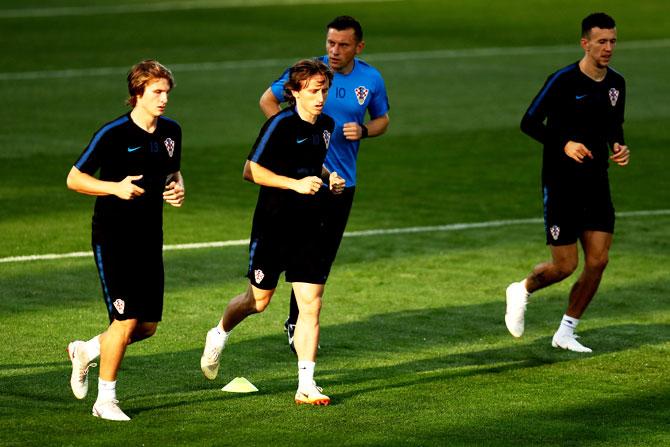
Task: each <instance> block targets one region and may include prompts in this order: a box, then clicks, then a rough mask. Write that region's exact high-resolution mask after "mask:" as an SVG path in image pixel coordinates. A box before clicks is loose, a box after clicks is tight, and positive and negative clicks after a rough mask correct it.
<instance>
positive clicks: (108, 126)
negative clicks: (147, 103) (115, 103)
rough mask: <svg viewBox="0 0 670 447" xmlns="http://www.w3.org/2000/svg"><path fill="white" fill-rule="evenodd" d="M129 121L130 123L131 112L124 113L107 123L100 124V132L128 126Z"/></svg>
mask: <svg viewBox="0 0 670 447" xmlns="http://www.w3.org/2000/svg"><path fill="white" fill-rule="evenodd" d="M129 123H130V114H129V113H124V114H123V115H121V116H119V117H116V118H114V119H113V120H111V121H107V122H106V123H105V124H103V125H102V126H100V128H99V129H98V132H108V131H110V130H114V129H118V128H122V127H123V126H127V125H128V124H129Z"/></svg>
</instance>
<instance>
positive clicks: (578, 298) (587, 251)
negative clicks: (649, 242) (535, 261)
mask: <svg viewBox="0 0 670 447" xmlns="http://www.w3.org/2000/svg"><path fill="white" fill-rule="evenodd" d="M581 242H582V248H583V249H584V270H583V271H582V273H581V275H579V278H578V279H577V282H576V283H575V284H574V285H573V286H572V290H571V291H570V301H569V303H568V310H567V312H566V313H565V315H564V316H563V319H562V320H561V324H560V326H559V327H558V330H557V331H556V333H555V334H554V337H553V338H552V342H551V344H552V346H554V347H555V348H563V349H568V350H570V351H575V352H591V349H590V348H588V347H586V346H584V345H582V344H581V343H579V342H578V341H577V335H576V334H575V330H576V329H577V325H578V324H579V319H580V318H581V317H582V315H583V314H584V312H585V311H586V308H587V307H588V305H589V303H590V302H591V300H592V299H593V297H594V296H595V294H596V291H597V290H598V286H599V285H600V280H601V279H602V276H603V273H604V271H605V268H606V267H607V262H608V260H609V249H610V246H611V245H612V235H611V234H610V233H605V232H602V231H585V232H584V233H583V234H582V237H581Z"/></svg>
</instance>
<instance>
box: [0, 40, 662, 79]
mask: <svg viewBox="0 0 670 447" xmlns="http://www.w3.org/2000/svg"><path fill="white" fill-rule="evenodd" d="M618 45H619V46H618V48H617V50H618V51H622V50H623V51H625V50H641V49H652V48H670V39H652V40H636V41H630V42H623V43H620V44H618ZM576 51H577V49H576V47H575V46H574V45H553V46H526V47H490V48H463V49H444V50H429V51H405V52H392V53H370V54H367V53H366V54H365V55H364V57H363V59H365V60H366V61H369V62H393V61H407V60H432V59H436V60H439V59H462V58H477V57H499V56H527V55H537V54H572V53H575V52H576ZM293 62H295V58H281V59H249V60H237V61H222V62H198V63H187V64H171V65H170V69H171V70H173V71H174V72H176V73H179V72H182V73H185V72H197V71H235V70H241V69H257V68H272V67H280V68H281V67H286V66H287V65H290V64H291V63H293ZM127 71H128V67H97V68H71V69H63V70H44V71H23V72H15V73H12V72H5V73H0V81H29V80H39V79H63V78H79V77H89V76H117V75H120V74H125V73H127Z"/></svg>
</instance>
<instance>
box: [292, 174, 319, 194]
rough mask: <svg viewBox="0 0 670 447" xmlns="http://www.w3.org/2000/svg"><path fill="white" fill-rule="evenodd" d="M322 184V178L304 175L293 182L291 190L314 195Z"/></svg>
mask: <svg viewBox="0 0 670 447" xmlns="http://www.w3.org/2000/svg"><path fill="white" fill-rule="evenodd" d="M322 184H323V180H321V179H320V178H319V177H316V176H311V177H304V178H301V179H300V180H297V181H296V182H295V183H294V188H293V190H294V191H295V192H297V193H298V194H309V195H314V194H316V193H317V192H318V191H319V189H320V188H321V185H322Z"/></svg>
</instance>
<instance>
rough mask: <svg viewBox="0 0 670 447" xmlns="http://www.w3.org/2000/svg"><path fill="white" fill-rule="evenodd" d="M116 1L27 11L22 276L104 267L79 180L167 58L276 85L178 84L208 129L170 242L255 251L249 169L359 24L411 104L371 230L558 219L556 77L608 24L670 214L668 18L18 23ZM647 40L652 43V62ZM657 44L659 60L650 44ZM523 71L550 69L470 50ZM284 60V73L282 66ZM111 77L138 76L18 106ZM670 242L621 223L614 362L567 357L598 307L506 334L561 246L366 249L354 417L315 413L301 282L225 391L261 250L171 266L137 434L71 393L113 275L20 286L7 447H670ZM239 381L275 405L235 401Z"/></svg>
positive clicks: (635, 144) (620, 184) (349, 299)
mask: <svg viewBox="0 0 670 447" xmlns="http://www.w3.org/2000/svg"><path fill="white" fill-rule="evenodd" d="M142 2H143V3H161V2H160V1H158V0H142ZM93 3H95V4H98V5H110V4H117V3H119V2H113V1H111V0H97V1H95V2H90V1H83V0H71V1H66V0H62V1H59V2H47V1H37V0H30V1H19V0H5V1H3V2H2V6H0V30H2V31H0V49H1V50H2V51H0V67H1V68H0V97H1V98H3V103H4V107H2V108H0V122H2V123H3V125H2V126H1V127H0V178H1V179H2V180H1V181H0V234H1V235H2V238H0V258H2V257H7V256H20V255H28V254H41V253H66V252H71V251H86V250H88V241H89V238H90V234H89V228H90V215H91V211H92V206H93V200H92V199H91V198H89V197H84V196H80V195H77V194H75V193H72V192H70V191H67V190H66V188H65V176H66V174H67V172H68V170H69V168H70V166H71V165H72V163H73V162H74V160H75V159H76V158H77V156H78V155H79V153H80V152H81V150H82V149H83V147H84V146H85V145H86V143H87V142H88V139H89V138H90V137H91V135H92V133H93V132H94V131H95V130H96V129H97V128H98V127H99V126H100V125H101V124H102V123H104V122H105V121H108V120H110V119H112V118H114V117H115V116H117V115H120V114H121V113H123V112H124V111H125V109H124V106H123V100H124V95H125V83H124V74H125V70H126V69H127V67H129V66H130V65H131V64H132V63H134V62H136V61H137V60H139V59H140V58H145V57H156V58H158V59H159V60H161V61H163V62H164V63H166V64H167V65H175V64H194V63H205V62H214V63H220V62H226V61H251V62H250V63H251V67H248V68H239V69H230V68H225V67H223V68H218V69H207V70H201V71H194V70H190V69H188V68H187V67H185V68H182V69H175V75H176V78H177V88H176V89H175V90H174V91H173V93H172V95H171V98H170V105H169V107H168V113H167V115H168V116H170V117H173V118H175V119H177V120H178V121H179V122H180V123H181V124H182V127H183V129H184V155H183V166H182V167H183V172H184V175H185V178H186V184H187V194H188V197H187V202H186V204H185V207H184V208H183V209H180V210H174V209H166V212H165V216H166V219H165V233H166V242H167V243H188V242H205V241H218V240H230V239H243V238H246V237H248V232H249V228H250V218H251V213H252V210H253V206H254V203H255V197H256V194H257V189H256V188H255V187H254V186H252V185H250V184H246V183H244V182H243V181H242V179H241V167H242V164H243V162H244V159H245V157H246V155H247V153H248V151H249V148H250V146H251V144H252V143H253V141H254V139H255V137H256V134H257V132H258V128H259V126H260V125H261V123H262V121H263V119H262V116H261V114H260V112H259V110H258V107H257V101H258V98H259V96H260V94H261V92H262V91H263V90H264V89H265V88H266V87H267V85H268V83H269V82H270V81H271V80H272V79H274V77H276V76H277V75H279V74H280V72H281V70H282V69H283V68H284V66H285V65H286V64H288V63H290V62H291V61H292V60H295V59H297V58H299V57H302V56H311V55H319V54H321V53H322V51H323V29H322V28H323V25H324V24H325V23H326V22H327V21H328V20H329V19H331V18H332V17H334V16H335V15H338V14H341V13H350V14H353V15H356V16H357V17H359V18H360V19H361V21H362V22H363V24H364V27H365V32H366V40H367V44H368V46H367V49H366V52H365V55H367V56H369V59H370V61H372V62H373V63H374V64H375V65H376V66H377V67H378V68H380V70H381V71H382V72H383V74H384V77H385V79H386V81H387V87H388V90H389V96H390V100H391V106H392V110H391V113H390V116H391V126H390V129H389V132H388V133H387V135H385V136H383V137H382V138H379V139H371V140H368V141H365V142H364V144H363V146H362V152H361V156H360V159H359V173H360V184H359V188H358V192H357V198H356V203H355V206H354V210H353V212H352V216H351V219H350V223H349V230H352V231H353V230H367V229H376V228H398V227H409V226H427V225H442V224H450V223H458V222H484V221H493V220H500V219H519V218H529V217H540V216H541V211H542V209H541V203H540V194H539V167H540V157H541V154H540V153H541V150H540V148H539V146H538V144H537V143H535V142H533V141H532V140H530V139H529V138H528V137H526V136H524V135H522V134H521V132H520V131H519V130H518V123H519V120H520V118H521V115H522V114H523V112H524V110H525V108H526V107H527V106H528V104H529V102H530V101H531V99H532V97H533V96H534V95H535V93H536V92H537V91H538V90H539V88H540V87H541V85H542V83H543V82H544V80H545V78H546V76H547V75H548V74H549V73H550V72H552V71H554V70H556V69H558V68H560V67H562V66H564V65H566V64H568V63H570V62H573V61H575V60H577V59H578V58H579V57H580V50H579V47H578V42H577V37H578V25H579V20H581V18H582V17H583V16H584V15H586V14H587V13H588V12H591V11H592V10H600V9H604V10H606V11H608V12H610V13H611V14H612V15H614V17H615V18H616V19H617V22H618V25H619V37H620V42H621V45H620V47H619V48H618V50H617V53H616V54H615V57H614V61H613V66H614V67H615V68H617V69H618V70H619V71H621V72H622V73H623V74H624V75H625V76H626V79H627V81H628V95H629V96H628V101H627V115H626V124H625V128H626V135H627V140H628V143H629V145H630V146H631V150H632V154H633V155H632V160H631V165H630V166H628V167H626V168H625V169H621V168H619V167H616V166H614V167H612V169H611V180H612V189H613V194H614V200H615V205H616V207H617V211H621V212H630V211H638V210H662V209H668V208H670V201H669V200H668V194H667V191H668V190H670V183H669V181H668V176H667V174H666V172H665V171H666V169H667V166H668V165H669V162H670V156H669V155H668V151H667V148H668V147H669V145H670V137H669V136H668V132H667V122H668V119H669V118H670V89H668V88H667V73H668V72H670V62H669V61H670V45H669V44H668V43H667V42H666V43H663V41H659V39H666V38H667V36H668V32H669V31H670V28H669V27H668V25H667V23H666V22H663V20H662V18H663V17H667V16H668V15H669V14H670V4H668V3H667V2H665V1H662V0H658V1H642V2H635V3H632V2H628V1H622V0H617V1H610V2H589V4H588V6H585V5H584V2H583V1H577V0H570V1H564V2H560V3H558V2H553V1H551V2H550V1H530V0H528V1H506V2H491V1H483V0H474V1H465V0H459V1H449V2H446V1H445V2H442V1H390V2H381V3H364V2H361V3H357V2H349V3H342V4H341V5H335V4H325V5H297V6H290V5H275V6H259V7H249V8H240V7H237V8H208V9H193V10H181V11H161V12H144V13H121V14H97V15H82V16H61V17H40V18H6V17H3V16H2V11H5V10H7V9H14V8H37V7H43V6H45V5H48V6H49V7H54V6H78V5H90V4H93ZM121 3H123V2H121ZM126 3H130V2H126ZM224 3H226V2H225V1H222V2H221V4H224ZM275 3H277V4H278V3H281V2H280V1H277V2H275ZM630 41H638V42H643V45H642V46H641V47H635V48H626V43H627V42H630ZM651 41H653V42H656V47H651V46H650V45H648V44H647V45H644V42H648V43H649V42H651ZM571 44H572V45H574V51H570V49H569V45H571ZM557 46H559V47H557ZM517 47H542V48H544V49H545V50H543V51H534V52H532V53H531V54H523V53H522V52H520V51H516V52H515V51H511V53H510V54H504V55H488V56H472V53H469V52H468V51H465V50H467V49H481V48H512V49H514V48H517ZM428 50H435V51H441V50H464V51H463V52H461V53H458V54H459V55H456V56H445V55H444V54H442V56H440V53H434V54H433V56H432V57H431V56H429V55H427V54H425V53H422V52H425V51H428ZM391 53H405V55H404V56H395V57H394V56H392V54H391ZM267 58H269V59H272V61H270V63H269V64H267V65H265V66H261V65H258V62H254V61H262V60H264V59H267ZM254 64H255V65H254ZM176 66H177V67H179V66H180V65H176ZM97 67H111V68H112V70H111V71H110V73H109V74H106V75H99V76H79V77H67V78H49V79H43V78H42V79H31V80H7V79H5V80H3V76H4V77H5V78H7V77H8V74H10V73H14V74H16V73H24V72H35V71H50V70H65V69H87V68H97ZM115 68H117V69H118V70H117V71H116V72H115V71H114V69H115ZM669 226H670V217H668V216H667V215H660V216H640V217H621V218H619V219H618V221H617V234H616V236H615V242H614V246H613V248H612V252H611V262H610V265H609V267H608V271H607V272H606V275H605V278H604V281H603V284H602V287H601V290H600V292H599V294H598V296H597V297H596V299H595V301H594V302H593V304H592V306H591V308H590V309H589V311H588V313H587V314H586V316H585V318H584V322H583V323H582V324H581V325H580V334H581V335H582V336H583V337H584V340H585V343H587V344H588V345H589V346H592V347H593V348H594V354H592V355H577V354H572V353H568V352H560V351H556V350H553V349H552V348H551V347H550V345H549V343H550V337H551V334H552V333H553V331H554V330H555V327H556V326H557V325H558V322H559V319H560V316H561V315H562V313H563V312H564V310H565V296H566V294H567V292H568V290H569V287H570V285H571V283H570V281H566V282H564V283H561V284H559V285H556V286H554V287H552V288H550V289H547V290H545V291H542V292H540V293H538V294H537V296H536V297H534V300H533V302H532V304H531V305H530V306H529V312H528V320H527V328H528V329H527V333H526V335H525V336H524V337H523V338H522V339H521V340H514V339H512V338H511V337H510V336H509V335H508V334H507V332H506V330H505V327H504V323H503V322H502V314H503V313H504V305H503V299H502V292H503V290H504V288H505V286H506V285H507V284H508V283H509V282H511V281H512V280H517V279H519V278H521V277H522V276H523V275H525V274H526V273H527V272H528V270H529V269H530V268H531V267H532V266H533V264H534V263H536V262H538V261H540V260H542V259H544V258H545V257H546V255H547V249H546V248H545V247H544V244H543V236H542V228H541V225H540V224H524V225H511V226H505V227H498V228H490V229H469V230H463V231H453V232H432V233H419V234H411V235H408V234H400V235H380V236H369V237H356V238H347V239H345V241H344V242H343V245H342V248H341V251H340V254H339V257H338V261H337V263H336V266H335V268H334V269H333V272H332V275H331V279H330V280H329V284H328V287H327V292H326V298H325V304H324V309H323V314H322V322H323V332H322V343H321V344H322V349H321V351H320V359H319V363H318V368H317V379H318V380H319V382H320V383H322V384H323V385H324V386H325V387H326V391H327V392H328V393H329V394H330V395H331V397H332V398H333V405H332V406H330V407H327V408H296V407H295V406H294V404H293V403H292V396H293V392H294V391H295V381H296V374H295V372H296V371H295V369H296V367H295V362H294V358H293V357H292V356H291V355H290V353H289V352H288V350H287V348H286V346H285V339H284V335H283V333H282V332H281V324H282V322H283V319H284V317H285V314H286V304H287V292H288V289H287V287H286V285H285V284H282V285H281V286H280V289H279V291H278V295H277V296H276V298H275V300H276V303H275V304H273V305H272V306H270V308H269V309H268V311H267V312H266V313H265V314H263V315H259V316H254V317H253V318H252V319H251V320H249V321H247V322H245V323H244V324H243V325H242V326H240V327H239V328H238V329H236V331H235V333H234V336H233V338H231V341H230V345H229V346H228V347H227V348H226V351H225V354H224V365H223V367H222V372H221V377H220V378H218V379H217V380H216V381H215V382H213V383H212V382H208V381H206V380H205V379H204V378H203V377H202V375H201V373H200V371H199V368H198V359H199V356H200V353H201V349H202V343H203V341H204V335H205V332H206V331H207V329H208V328H209V327H211V326H212V325H213V324H214V323H215V322H216V320H217V319H218V317H219V315H220V312H221V311H222V310H223V307H224V306H225V304H226V303H227V301H228V300H229V299H230V298H231V297H232V296H233V295H235V294H237V293H239V292H240V291H241V290H243V288H244V285H245V280H244V278H243V274H244V269H245V265H246V250H245V248H244V247H230V248H221V249H203V250H187V251H179V252H175V251H171V252H166V255H165V262H166V308H165V314H164V321H163V323H162V324H161V326H160V328H159V331H158V333H157V335H156V337H155V338H153V339H150V340H148V341H146V342H143V343H140V344H138V345H137V346H132V347H131V348H130V349H129V351H128V355H127V358H126V360H125V362H124V364H123V369H122V371H121V374H120V381H119V395H120V397H121V399H122V405H123V408H124V409H125V410H126V411H127V412H128V413H129V415H130V416H131V417H132V418H133V421H132V422H131V423H130V424H125V425H119V424H113V423H106V422H104V421H100V420H97V419H95V418H93V417H91V416H90V415H89V411H90V407H91V405H92V402H93V399H94V396H95V386H94V384H95V381H96V380H97V369H94V370H93V371H94V372H93V373H92V376H91V380H92V383H93V386H92V391H91V395H90V396H89V397H87V398H86V399H85V400H84V401H83V402H80V401H76V400H75V399H74V398H73V397H72V396H71V393H70V391H69V387H68V375H69V363H68V362H67V361H66V359H65V354H64V348H65V346H66V345H67V342H68V341H70V340H72V339H73V338H84V337H91V336H93V335H95V334H96V333H97V332H99V331H101V330H102V329H103V328H104V325H105V321H106V315H105V313H104V309H103V306H102V303H101V300H100V291H99V286H98V282H97V281H98V280H97V276H96V272H95V267H94V265H93V262H92V259H90V258H80V259H69V260H58V261H37V262H31V263H0V296H1V298H0V334H1V335H2V336H3V337H4V338H5V343H3V348H2V349H1V350H0V445H112V444H113V445H118V444H119V443H123V442H125V443H128V444H130V445H142V444H144V445H198V446H199V445H278V444H288V443H294V444H295V445H307V444H315V443H318V444H324V445H343V444H346V445H510V446H517V445H524V446H536V445H549V446H553V445H555V446H565V445H573V446H582V445H588V446H604V445H608V446H622V445H626V446H628V445H648V446H656V445H665V444H669V443H670V435H668V431H667V429H665V428H664V427H665V425H667V420H669V418H670V410H669V408H670V387H669V386H668V380H667V379H668V373H667V371H668V367H669V366H670V364H669V362H668V351H669V348H670V340H669V334H670V331H669V329H670V327H669V326H670V309H669V306H668V303H669V302H668V298H667V297H668V296H669V295H670V281H669V280H668V275H667V272H668V269H669V266H670V247H669V246H668V242H667V241H668V239H669V237H668V236H669V235H670V231H669V230H668V228H669ZM236 376H244V377H246V378H248V379H249V380H251V381H252V382H253V383H254V384H255V385H256V386H257V387H258V388H259V390H260V391H259V392H258V393H256V394H250V395H243V396H236V395H229V394H225V393H223V392H221V391H219V390H220V388H221V387H223V385H225V383H227V382H228V381H229V380H231V379H233V378H234V377H236Z"/></svg>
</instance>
